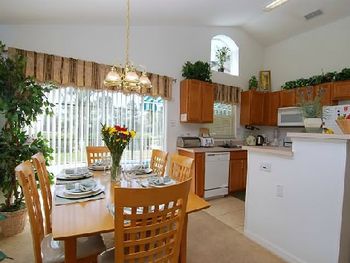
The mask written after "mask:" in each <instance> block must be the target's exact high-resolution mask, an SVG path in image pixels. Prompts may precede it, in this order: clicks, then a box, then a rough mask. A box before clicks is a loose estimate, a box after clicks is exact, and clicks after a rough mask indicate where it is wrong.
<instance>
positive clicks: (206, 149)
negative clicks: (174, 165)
mask: <svg viewBox="0 0 350 263" xmlns="http://www.w3.org/2000/svg"><path fill="white" fill-rule="evenodd" d="M177 150H182V151H187V152H191V153H205V152H235V151H244V149H241V148H224V147H219V146H217V147H198V148H182V147H177Z"/></svg>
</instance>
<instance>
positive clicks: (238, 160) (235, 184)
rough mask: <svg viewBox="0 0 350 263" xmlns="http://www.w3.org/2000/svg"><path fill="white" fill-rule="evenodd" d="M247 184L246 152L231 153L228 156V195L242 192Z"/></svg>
mask: <svg viewBox="0 0 350 263" xmlns="http://www.w3.org/2000/svg"><path fill="white" fill-rule="evenodd" d="M246 184H247V151H243V150H242V151H233V152H231V156H230V176H229V185H228V187H229V189H228V191H229V193H232V192H236V191H242V190H244V189H245V188H246Z"/></svg>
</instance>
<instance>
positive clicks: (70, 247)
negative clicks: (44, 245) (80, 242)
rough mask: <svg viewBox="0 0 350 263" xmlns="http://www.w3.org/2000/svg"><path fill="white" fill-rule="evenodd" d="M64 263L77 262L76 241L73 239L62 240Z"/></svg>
mask: <svg viewBox="0 0 350 263" xmlns="http://www.w3.org/2000/svg"><path fill="white" fill-rule="evenodd" d="M64 258H65V260H64V262H65V263H76V262H77V239H76V238H75V237H73V238H68V239H66V240H64Z"/></svg>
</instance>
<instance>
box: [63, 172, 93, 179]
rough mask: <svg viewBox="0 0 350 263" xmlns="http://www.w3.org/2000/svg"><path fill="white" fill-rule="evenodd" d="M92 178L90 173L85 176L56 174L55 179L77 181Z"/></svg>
mask: <svg viewBox="0 0 350 263" xmlns="http://www.w3.org/2000/svg"><path fill="white" fill-rule="evenodd" d="M90 177H92V175H91V174H90V173H86V174H81V175H74V174H72V175H70V174H63V173H61V174H58V175H57V177H56V178H57V179H59V180H77V179H83V178H84V179H85V178H90Z"/></svg>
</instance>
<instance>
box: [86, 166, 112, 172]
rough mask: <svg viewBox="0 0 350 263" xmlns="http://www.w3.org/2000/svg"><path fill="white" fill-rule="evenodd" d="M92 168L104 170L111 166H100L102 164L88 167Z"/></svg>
mask: <svg viewBox="0 0 350 263" xmlns="http://www.w3.org/2000/svg"><path fill="white" fill-rule="evenodd" d="M88 168H89V169H90V170H93V171H104V170H109V166H100V165H91V166H89V167H88Z"/></svg>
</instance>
